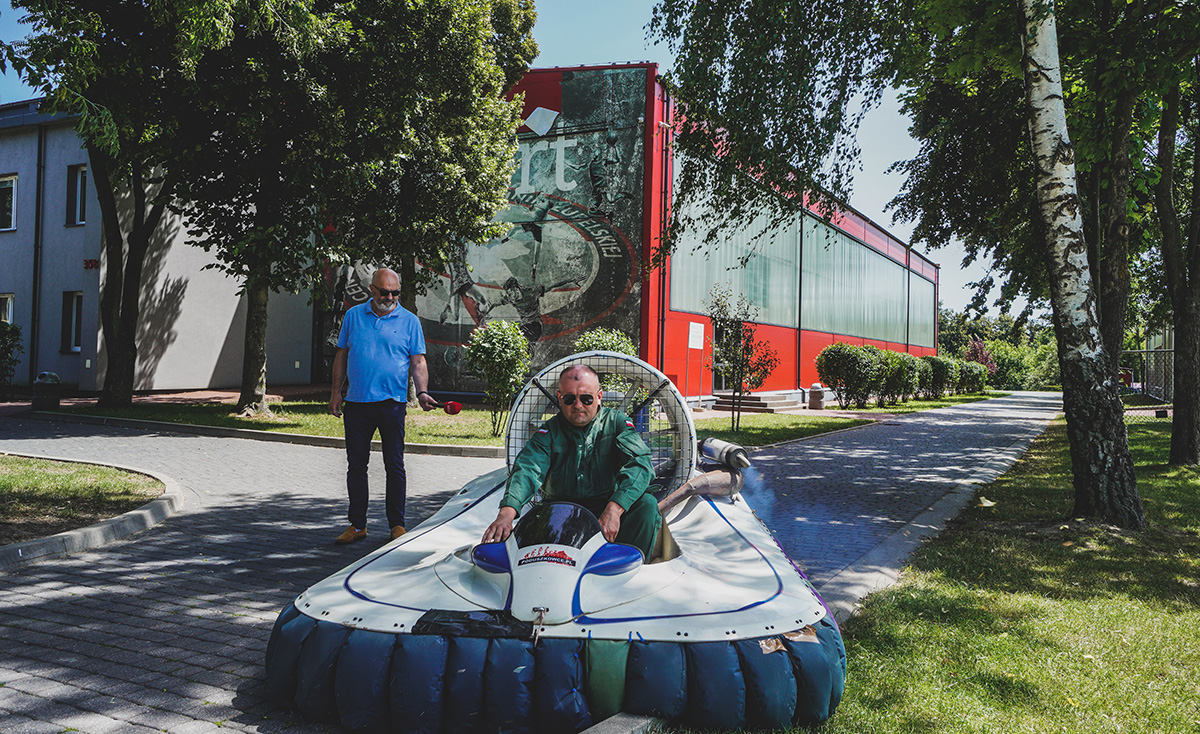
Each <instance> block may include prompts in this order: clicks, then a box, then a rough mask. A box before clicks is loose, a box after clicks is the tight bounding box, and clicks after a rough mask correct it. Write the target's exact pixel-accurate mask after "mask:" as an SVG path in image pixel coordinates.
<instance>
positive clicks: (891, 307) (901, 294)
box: [800, 216, 909, 344]
mask: <svg viewBox="0 0 1200 734" xmlns="http://www.w3.org/2000/svg"><path fill="white" fill-rule="evenodd" d="M803 263H804V268H803V274H802V278H801V282H802V284H803V286H802V289H801V305H800V309H801V310H800V313H801V328H804V329H810V330H812V331H823V332H826V333H831V334H845V335H847V336H858V337H863V338H866V339H878V340H880V341H889V342H897V343H901V344H903V343H904V342H905V341H906V336H907V328H908V324H907V323H906V321H907V317H908V315H909V308H908V291H907V283H906V278H905V268H904V266H902V265H900V264H898V263H896V262H895V261H893V260H891V259H890V258H887V257H885V256H884V255H882V254H880V253H878V252H876V251H875V250H872V249H871V248H869V247H867V246H866V245H864V244H862V243H860V242H858V241H856V240H854V239H853V238H851V237H850V236H848V235H845V234H843V233H841V232H839V231H838V230H836V229H834V228H832V227H830V226H828V225H826V224H825V223H823V222H820V221H818V220H817V219H814V218H812V217H807V216H806V217H805V218H804V259H803Z"/></svg>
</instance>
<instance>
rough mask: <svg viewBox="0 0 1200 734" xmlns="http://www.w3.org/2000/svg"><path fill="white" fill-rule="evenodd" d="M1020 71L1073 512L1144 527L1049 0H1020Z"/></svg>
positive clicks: (1051, 6)
mask: <svg viewBox="0 0 1200 734" xmlns="http://www.w3.org/2000/svg"><path fill="white" fill-rule="evenodd" d="M1021 10H1022V13H1023V17H1024V20H1025V33H1024V34H1023V35H1022V39H1021V40H1022V45H1023V51H1024V53H1023V55H1022V59H1021V64H1022V70H1023V72H1024V75H1025V100H1026V103H1027V105H1028V116H1029V134H1030V139H1031V142H1032V149H1033V156H1034V165H1035V169H1036V172H1035V175H1036V177H1037V178H1036V182H1035V183H1036V185H1037V195H1038V209H1039V215H1040V218H1041V219H1042V222H1043V224H1044V226H1045V232H1046V262H1047V267H1048V272H1049V275H1050V277H1049V281H1050V297H1051V305H1052V307H1053V309H1054V328H1055V332H1056V335H1057V337H1058V359H1059V364H1060V366H1061V368H1062V383H1063V405H1064V408H1065V410H1066V414H1067V436H1068V440H1069V442H1070V447H1071V470H1072V473H1073V475H1074V485H1075V508H1074V510H1073V513H1072V514H1074V515H1080V516H1085V517H1099V518H1103V519H1104V520H1106V521H1108V522H1111V523H1114V524H1116V525H1119V526H1121V527H1125V528H1132V529H1137V528H1141V527H1144V526H1145V524H1146V520H1145V516H1144V514H1143V512H1142V502H1141V498H1140V497H1139V496H1138V492H1137V481H1136V479H1135V478H1134V474H1133V460H1132V459H1131V458H1130V455H1129V444H1128V439H1127V437H1126V433H1125V420H1124V411H1123V408H1122V405H1121V400H1120V395H1119V393H1118V391H1117V383H1116V381H1115V380H1114V379H1113V378H1112V374H1111V371H1110V369H1109V365H1108V362H1107V359H1106V357H1105V354H1104V349H1103V345H1102V339H1101V335H1100V321H1099V315H1098V313H1097V302H1096V290H1095V287H1094V285H1093V283H1092V277H1091V272H1090V271H1089V269H1088V260H1087V243H1086V242H1085V240H1084V236H1083V219H1082V216H1081V206H1080V205H1081V202H1080V198H1079V193H1078V191H1077V189H1076V186H1075V181H1076V179H1075V149H1074V147H1073V146H1072V145H1071V142H1070V137H1069V136H1068V134H1067V118H1066V110H1065V108H1064V106H1063V91H1062V76H1061V71H1060V69H1059V60H1058V30H1057V26H1056V24H1055V16H1054V3H1053V1H1052V0H1050V1H1047V0H1021Z"/></svg>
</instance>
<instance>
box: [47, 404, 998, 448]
mask: <svg viewBox="0 0 1200 734" xmlns="http://www.w3.org/2000/svg"><path fill="white" fill-rule="evenodd" d="M1007 394H1008V393H988V394H985V395H953V396H950V397H946V398H943V399H941V400H914V401H910V402H909V403H906V404H904V405H896V406H891V407H888V408H871V409H870V411H869V412H876V413H880V414H891V413H912V412H915V411H918V410H931V409H933V408H942V407H945V406H947V405H961V404H963V403H970V402H975V401H978V400H986V399H988V398H992V397H998V396H1000V395H1007ZM62 410H63V411H65V412H69V413H79V414H82V415H102V416H109V417H114V418H132V419H138V420H150V421H164V422H167V423H184V424H193V425H203V426H219V427H222V428H248V429H252V430H257V431H273V432H281V433H300V434H304V435H308V436H336V437H341V436H342V435H343V430H342V419H341V418H335V417H334V416H332V415H330V414H329V406H328V404H327V403H325V402H323V401H313V400H302V401H285V402H281V403H271V410H272V411H273V412H274V416H257V417H253V418H242V417H239V416H238V415H237V414H236V413H234V412H233V406H232V405H230V404H228V403H182V404H172V403H135V404H133V405H131V406H128V407H125V408H99V407H97V406H94V405H84V406H64V407H63V408H62ZM863 423H870V421H869V420H863V419H858V418H846V417H840V416H833V415H826V414H821V413H818V412H815V411H814V412H812V413H803V414H797V413H774V414H770V413H744V414H743V415H742V418H741V429H740V431H738V432H737V433H734V432H732V431H730V430H729V418H728V417H725V416H720V417H716V418H704V419H702V420H699V421H696V431H697V432H698V433H700V434H701V437H704V436H716V437H717V438H720V439H722V440H725V441H732V442H733V443H737V444H741V445H742V446H766V445H769V444H774V443H779V442H780V441H789V440H794V439H797V438H805V437H807V436H814V435H816V434H818V433H827V432H829V431H836V430H838V429H841V428H849V427H851V426H857V425H861V424H863ZM405 425H406V428H405V440H406V441H407V442H408V443H430V444H455V445H458V444H463V445H474V446H502V445H503V444H504V441H503V438H502V437H499V436H492V430H491V417H490V414H489V412H488V410H487V408H486V407H483V406H465V407H464V408H463V411H462V412H461V413H459V414H458V415H454V416H449V415H446V414H445V413H443V412H442V411H440V410H434V411H430V412H428V413H426V412H424V411H421V410H415V409H412V410H409V411H408V419H407V422H406V424H405Z"/></svg>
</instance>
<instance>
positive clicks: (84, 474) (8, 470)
mask: <svg viewBox="0 0 1200 734" xmlns="http://www.w3.org/2000/svg"><path fill="white" fill-rule="evenodd" d="M162 491H163V486H162V484H161V483H160V482H159V481H158V480H156V479H153V478H151V477H148V476H146V475H144V474H134V473H132V472H126V471H121V470H119V469H112V468H109V467H105V466H93V465H91V464H72V463H67V462H60V461H46V460H43V459H25V458H21V457H17V456H7V455H3V454H0V545H7V544H9V543H16V542H19V541H22V540H28V539H30V538H40V537H44V536H46V535H53V534H55V533H61V532H63V531H64V530H71V529H74V528H79V527H83V526H85V525H91V524H92V523H94V522H98V521H100V520H105V519H108V518H110V517H115V516H116V515H120V514H122V513H124V512H128V511H130V510H133V509H136V508H138V507H140V506H142V505H143V504H145V503H146V502H149V501H150V500H152V499H154V498H155V497H157V496H158V495H160V494H162Z"/></svg>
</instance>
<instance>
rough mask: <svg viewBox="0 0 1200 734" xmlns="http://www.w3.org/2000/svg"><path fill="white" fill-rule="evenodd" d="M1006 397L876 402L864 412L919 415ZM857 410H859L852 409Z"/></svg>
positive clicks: (987, 394)
mask: <svg viewBox="0 0 1200 734" xmlns="http://www.w3.org/2000/svg"><path fill="white" fill-rule="evenodd" d="M1006 395H1012V393H1010V392H1001V391H999V390H988V391H987V392H982V393H975V394H972V395H943V396H942V397H940V398H936V399H933V398H931V399H928V400H926V399H925V398H912V399H911V400H909V401H908V402H906V403H897V404H896V405H885V406H884V407H882V408H881V407H879V406H878V405H877V404H876V403H875V402H874V401H872V402H871V403H870V404H868V405H867V407H866V408H864V409H863V410H862V412H864V413H884V414H889V415H904V414H906V413H918V412H920V411H922V410H934V409H936V408H948V407H950V406H953V405H965V404H967V403H978V402H979V401H981V400H991V399H992V398H1002V397H1004V396H1006ZM825 405H826V407H829V401H828V400H826V401H825ZM833 407H837V401H836V400H834V402H833ZM850 410H857V408H850Z"/></svg>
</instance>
